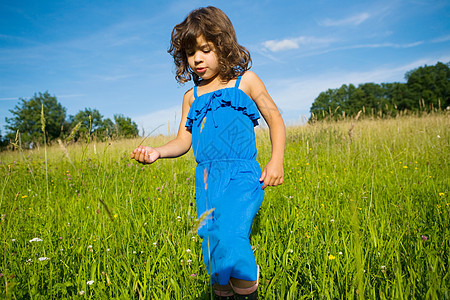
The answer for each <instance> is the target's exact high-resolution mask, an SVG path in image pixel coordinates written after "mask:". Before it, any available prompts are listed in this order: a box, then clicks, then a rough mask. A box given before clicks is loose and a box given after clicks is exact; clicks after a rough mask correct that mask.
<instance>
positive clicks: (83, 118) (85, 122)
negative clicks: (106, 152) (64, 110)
mask: <svg viewBox="0 0 450 300" xmlns="http://www.w3.org/2000/svg"><path fill="white" fill-rule="evenodd" d="M69 119H70V124H71V127H72V129H73V128H74V127H75V126H76V125H77V124H78V123H81V127H80V129H79V130H78V132H77V133H76V134H75V135H74V139H75V140H78V139H79V138H80V137H88V136H89V135H92V134H96V135H98V136H99V137H100V138H102V135H103V132H104V128H103V116H102V115H101V114H100V112H99V111H98V110H97V109H95V108H94V109H92V108H85V109H84V110H80V111H79V112H78V113H77V114H76V115H75V116H70V117H69Z"/></svg>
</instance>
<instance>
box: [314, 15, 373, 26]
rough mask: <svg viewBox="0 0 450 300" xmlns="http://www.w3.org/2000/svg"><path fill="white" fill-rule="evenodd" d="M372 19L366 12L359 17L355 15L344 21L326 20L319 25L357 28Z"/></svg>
mask: <svg viewBox="0 0 450 300" xmlns="http://www.w3.org/2000/svg"><path fill="white" fill-rule="evenodd" d="M369 18H370V14H368V13H366V12H364V13H360V14H357V15H353V16H350V17H347V18H344V19H328V18H327V19H324V20H323V21H320V22H319V25H322V26H326V27H331V26H357V25H359V24H361V23H362V22H364V21H366V20H367V19H369Z"/></svg>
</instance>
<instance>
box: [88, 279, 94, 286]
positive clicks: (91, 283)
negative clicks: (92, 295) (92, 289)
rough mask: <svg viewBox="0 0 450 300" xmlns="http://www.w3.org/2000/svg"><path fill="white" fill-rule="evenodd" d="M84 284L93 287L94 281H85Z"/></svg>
mask: <svg viewBox="0 0 450 300" xmlns="http://www.w3.org/2000/svg"><path fill="white" fill-rule="evenodd" d="M86 284H87V285H93V284H94V280H89V281H86Z"/></svg>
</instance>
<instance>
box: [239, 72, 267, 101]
mask: <svg viewBox="0 0 450 300" xmlns="http://www.w3.org/2000/svg"><path fill="white" fill-rule="evenodd" d="M263 87H264V84H263V82H262V80H261V79H260V78H259V77H258V75H256V74H255V72H253V71H246V72H245V73H244V74H242V78H241V83H240V84H239V88H240V89H241V90H242V91H243V92H244V93H246V94H247V95H248V96H250V98H252V99H253V98H254V97H255V95H257V94H258V93H260V92H261V88H263Z"/></svg>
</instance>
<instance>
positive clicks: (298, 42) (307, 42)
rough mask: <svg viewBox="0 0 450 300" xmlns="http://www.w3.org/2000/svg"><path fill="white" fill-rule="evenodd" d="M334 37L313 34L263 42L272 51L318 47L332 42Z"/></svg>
mask: <svg viewBox="0 0 450 300" xmlns="http://www.w3.org/2000/svg"><path fill="white" fill-rule="evenodd" d="M333 41H334V39H327V38H316V37H311V36H299V37H296V38H291V39H284V40H269V41H265V42H263V46H264V48H266V49H267V50H270V51H272V52H278V51H284V50H291V49H298V48H300V46H304V47H305V48H308V49H311V48H317V47H322V46H325V45H328V44H330V43H331V42H333Z"/></svg>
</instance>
